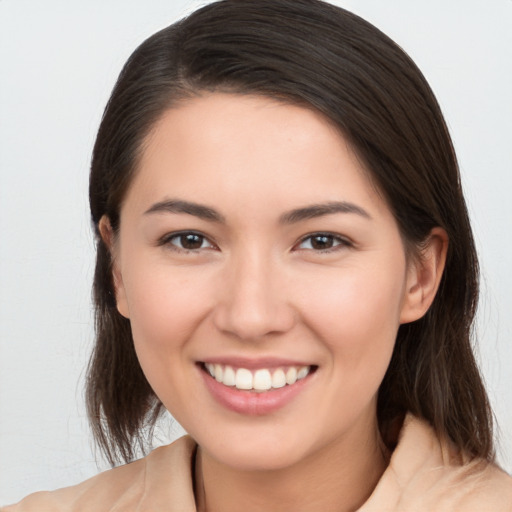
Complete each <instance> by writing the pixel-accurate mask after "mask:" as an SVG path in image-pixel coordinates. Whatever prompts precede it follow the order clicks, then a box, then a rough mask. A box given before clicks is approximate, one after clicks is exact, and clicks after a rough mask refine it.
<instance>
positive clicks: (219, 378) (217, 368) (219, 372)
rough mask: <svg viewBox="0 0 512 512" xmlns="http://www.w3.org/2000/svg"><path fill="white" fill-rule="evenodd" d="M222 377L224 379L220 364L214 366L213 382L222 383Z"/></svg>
mask: <svg viewBox="0 0 512 512" xmlns="http://www.w3.org/2000/svg"><path fill="white" fill-rule="evenodd" d="M222 377H224V370H223V368H222V366H221V365H220V364H216V365H215V380H216V381H217V382H222Z"/></svg>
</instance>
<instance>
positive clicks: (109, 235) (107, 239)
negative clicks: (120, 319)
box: [98, 215, 129, 318]
mask: <svg viewBox="0 0 512 512" xmlns="http://www.w3.org/2000/svg"><path fill="white" fill-rule="evenodd" d="M98 228H99V231H100V235H101V239H102V240H103V243H104V244H105V245H106V247H107V249H108V251H109V253H110V258H111V269H112V282H113V285H114V292H115V296H116V306H117V310H118V311H119V313H120V314H121V315H123V316H124V317H125V318H129V313H128V304H127V301H126V293H125V289H124V284H123V276H122V273H121V269H120V265H119V264H120V262H119V256H118V254H117V250H116V242H115V235H114V231H113V229H112V225H111V224H110V219H109V218H108V217H107V216H106V215H103V217H102V218H101V219H100V222H99V224H98Z"/></svg>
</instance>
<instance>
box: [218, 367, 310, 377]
mask: <svg viewBox="0 0 512 512" xmlns="http://www.w3.org/2000/svg"><path fill="white" fill-rule="evenodd" d="M308 373H309V366H303V367H302V368H301V369H300V370H299V371H298V372H297V380H301V379H303V378H304V377H305V376H306V375H307V374H308ZM215 374H217V370H215Z"/></svg>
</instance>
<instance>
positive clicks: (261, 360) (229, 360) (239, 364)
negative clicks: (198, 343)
mask: <svg viewBox="0 0 512 512" xmlns="http://www.w3.org/2000/svg"><path fill="white" fill-rule="evenodd" d="M200 362H201V363H205V364H221V365H227V366H233V367H235V368H246V369H247V370H256V369H258V368H269V369H270V368H279V367H283V366H314V365H313V364H312V363H311V362H305V361H300V360H297V359H289V358H282V357H258V358H247V357H238V356H227V357H222V356H218V357H208V358H206V359H203V360H202V361H200Z"/></svg>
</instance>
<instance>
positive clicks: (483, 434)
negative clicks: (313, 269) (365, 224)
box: [87, 0, 493, 464]
mask: <svg viewBox="0 0 512 512" xmlns="http://www.w3.org/2000/svg"><path fill="white" fill-rule="evenodd" d="M204 91H229V92H235V93H240V94H258V95H264V96H269V97H272V98H278V99H282V100H284V101H288V102H291V103H297V104H301V105H306V106H308V107H309V108H314V109H316V110H317V111H320V112H322V113H323V114H324V115H325V116H327V117H328V118H329V119H330V120H332V121H333V122H334V123H335V124H336V125H337V126H338V127H339V129H340V130H341V131H342V132H343V133H344V135H345V136H346V137H347V138H348V140H349V141H350V142H351V144H352V146H353V148H354V149H355V151H356V152H357V153H358V155H359V157H360V158H361V160H362V161H363V162H364V164H365V166H366V168H367V169H368V171H369V173H370V174H371V176H372V178H373V180H374V181H375V183H376V184H377V186H378V188H379V189H380V190H381V192H382V193H383V194H384V196H385V197H386V199H387V201H388V204H389V206H390V208H391V209H392V211H393V213H394V215H395V218H396V220H397V223H398V225H399V228H400V231H401V233H402V236H403V238H404V240H406V242H407V245H408V246H412V247H416V248H419V247H420V246H421V242H422V241H424V240H425V239H426V238H427V236H428V235H429V233H430V231H431V229H432V228H433V227H435V226H441V227H442V228H444V229H445V230H446V232H447V234H448V237H449V240H450V244H449V249H448V255H447V261H446V267H445V272H444V275H443V278H442V281H441V285H440V288H439V290H438V293H437V295H436V298H435V300H434V302H433V304H432V306H431V308H430V309H429V311H428V312H427V314H426V315H425V316H424V317H423V318H421V319H419V320H417V321H415V322H413V323H410V324H405V325H402V326H400V328H399V332H398V336H397V340H396V346H395V349H394V353H393V357H392V360H391V363H390V366H389V369H388V371H387V373H386V375H385V378H384V380H383V382H382V384H381V386H380V390H379V397H378V410H377V413H378V418H379V422H380V425H381V428H382V429H385V428H386V426H387V425H389V424H390V422H392V421H393V420H394V419H396V418H397V417H400V415H402V414H403V413H405V412H406V411H410V412H412V413H413V414H415V415H417V416H419V417H423V418H425V419H427V420H428V421H429V422H430V423H431V424H432V425H433V427H434V429H435V430H436V431H437V433H438V434H440V435H446V436H447V437H449V438H450V439H451V440H452V441H453V442H454V444H455V445H456V446H457V447H458V448H459V449H461V450H463V451H465V452H466V453H467V454H469V455H471V456H480V457H484V458H487V459H492V457H493V440H492V421H491V413H490V408H489V404H488V399H487V396H486V392H485V389H484V387H483V384H482V380H481V377H480V374H479V371H478V369H477V366H476V363H475V359H474V355H473V351H472V347H471V327H472V323H473V318H474V314H475V309H476V303H477V296H478V262H477V257H476V253H475V247H474V242H473V237H472V233H471V227H470V224H469V220H468V214H467V210H466V206H465V202H464V198H463V195H462V190H461V184H460V177H459V172H458V166H457V161H456V157H455V153H454V150H453V146H452V143H451V139H450V136H449V133H448V130H447V127H446V124H445V122H444V120H443V116H442V114H441V111H440V108H439V106H438V104H437V101H436V99H435V97H434V95H433V93H432V91H431V89H430V87H429V86H428V84H427V82H426V80H425V79H424V77H423V75H422V74H421V72H420V71H419V70H418V68H417V67H416V65H415V64H414V63H413V62H412V61H411V59H410V58H409V57H408V56H407V55H406V54H405V53H404V52H403V51H402V50H401V49H400V48H399V47H398V46H397V45H396V44H395V43H394V42H393V41H392V40H390V39H389V38H388V37H387V36H385V35H384V34H383V33H382V32H380V31H379V30H378V29H376V28H375V27H374V26H372V25H371V24H369V23H368V22H366V21H364V20H362V19H361V18H359V17H357V16H355V15H354V14H351V13H349V12H347V11H345V10H343V9H340V8H338V7H334V6H332V5H330V4H327V3H324V2H321V1H319V0H236V1H235V0H224V1H220V2H216V3H213V4H210V5H207V6H206V7H203V8H201V9H199V10H198V11H196V12H194V13H193V14H192V15H190V16H189V17H187V18H185V19H183V20H181V21H179V22H177V23H175V24H173V25H171V26H169V27H167V28H165V29H164V30H162V31H160V32H158V33H156V34H154V35H153V36H151V37H150V38H149V39H147V40H146V41H145V42H144V43H142V45H140V46H139V47H138V48H137V49H136V51H135V52H134V53H133V54H132V56H131V57H130V58H129V60H128V62H127V63H126V65H125V67H124V68H123V70H122V72H121V74H120V76H119V79H118V81H117V83H116V86H115V88H114V90H113V92H112V95H111V98H110V100H109V102H108V104H107V107H106V109H105V113H104V116H103V119H102V122H101V126H100V129H99V132H98V136H97V139H96V144H95V147H94V152H93V158H92V168H91V176H90V204H91V213H92V221H93V224H94V228H95V233H96V239H97V262H96V272H95V276H94V300H95V304H96V345H95V348H94V352H93V354H92V358H91V361H90V365H89V370H88V383H87V404H88V412H89V417H90V421H91V425H92V428H93V431H94V434H95V437H96V440H97V441H98V443H99V445H100V446H101V447H102V449H103V450H104V452H105V453H106V455H107V457H108V458H109V460H110V462H111V463H112V464H114V463H115V461H118V460H125V461H129V460H131V459H132V458H133V457H134V454H135V451H134V450H135V449H136V447H137V446H139V447H140V448H142V449H143V450H144V446H145V441H146V440H145V438H144V435H143V434H142V432H143V431H144V427H149V432H151V428H152V427H153V426H154V424H155V422H156V420H157V418H158V416H159V414H160V413H161V412H162V410H163V406H162V404H161V403H160V401H159V400H158V398H157V397H156V396H155V394H154V393H153V391H152V389H151V387H150V386H149V384H148V382H147V381H146V379H145V377H144V374H143V373H142V370H141V368H140V366H139V363H138V360H137V356H136V354H135V350H134V346H133V339H132V336H131V329H130V323H129V321H128V320H127V319H125V318H123V317H122V316H121V315H120V314H119V313H118V311H117V309H116V304H115V297H114V290H113V282H112V273H111V258H110V255H109V252H108V250H107V247H106V245H105V244H104V242H103V241H102V239H101V236H100V234H99V229H98V223H99V221H100V219H101V217H102V216H103V215H106V216H108V217H109V219H110V222H111V225H112V228H113V230H114V232H116V231H117V229H118V228H119V211H120V205H121V202H122V200H123V197H124V196H125V194H126V191H127V188H128V187H129V185H130V182H131V180H132V178H133V175H134V173H135V172H136V170H137V160H138V155H139V153H140V151H141V148H142V143H143V141H144V138H145V136H146V135H147V133H148V131H149V130H150V129H151V127H152V126H153V125H154V123H155V122H156V120H157V119H158V118H159V117H160V116H161V115H162V114H163V112H164V111H165V110H167V109H169V108H171V107H172V106H173V105H174V104H176V103H177V102H179V101H181V100H182V99H183V98H186V97H191V96H193V95H195V94H200V93H201V92H204Z"/></svg>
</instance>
